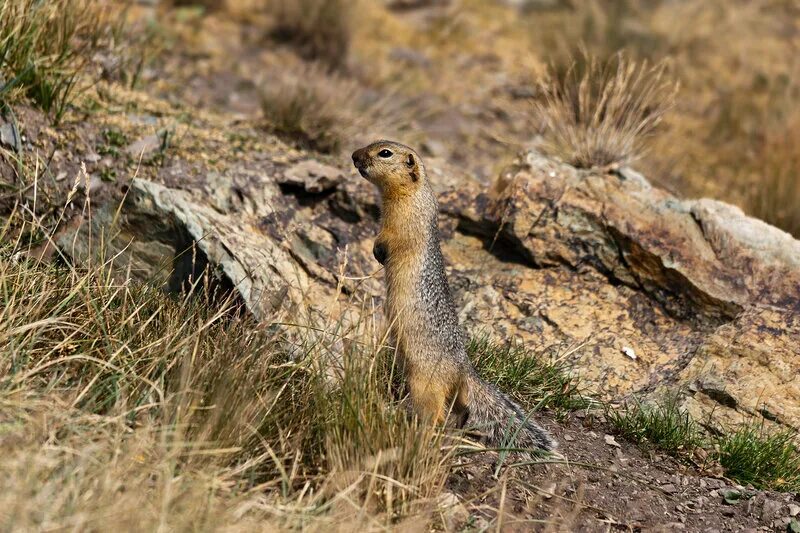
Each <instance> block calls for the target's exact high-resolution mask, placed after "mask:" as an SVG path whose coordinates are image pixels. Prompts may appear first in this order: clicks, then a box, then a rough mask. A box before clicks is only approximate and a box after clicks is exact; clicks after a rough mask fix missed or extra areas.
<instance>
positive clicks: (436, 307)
mask: <svg viewBox="0 0 800 533" xmlns="http://www.w3.org/2000/svg"><path fill="white" fill-rule="evenodd" d="M353 163H354V164H355V166H356V168H357V169H358V171H359V172H360V174H361V175H362V176H363V177H364V178H366V179H367V180H368V181H370V182H371V183H373V184H374V185H375V186H377V187H378V189H379V191H380V193H381V199H382V202H381V203H382V206H381V230H380V233H379V234H378V236H377V238H376V240H375V246H374V248H373V251H374V254H375V258H376V259H377V260H378V261H379V262H381V263H382V264H383V265H384V266H385V271H386V315H387V318H388V320H389V327H390V331H391V334H392V338H393V339H394V342H395V343H396V347H397V353H398V354H399V356H400V361H401V363H402V367H403V369H404V373H405V378H406V382H407V386H408V391H409V394H410V396H411V403H412V406H413V408H414V410H415V411H416V413H417V414H418V415H419V416H421V417H424V418H427V419H429V420H432V421H435V422H437V423H443V422H445V419H446V418H447V416H448V414H450V415H452V416H454V417H455V418H456V420H457V421H458V424H459V425H461V426H469V427H471V428H476V429H478V430H480V431H482V432H483V433H484V434H485V435H486V441H487V442H488V443H489V444H491V445H493V446H516V447H527V448H538V449H545V450H549V449H552V448H554V447H555V442H554V441H553V439H552V438H551V437H550V435H548V433H547V432H546V431H545V430H544V429H542V428H541V427H539V426H538V425H536V424H534V423H533V422H532V421H530V420H529V419H528V417H527V416H526V415H525V414H524V413H523V411H522V409H521V408H520V407H519V406H518V405H517V404H515V403H514V402H512V401H511V400H510V399H509V398H508V397H507V396H505V395H504V394H503V393H501V392H500V391H499V390H497V388H496V387H494V386H493V385H491V384H489V383H486V382H485V381H483V380H482V379H481V378H480V377H479V376H478V375H477V373H476V372H475V369H474V368H473V366H472V363H471V362H470V360H469V357H468V356H467V352H466V348H465V336H464V333H463V331H462V329H461V327H460V326H459V324H458V317H457V314H456V310H455V306H454V304H453V300H452V297H451V295H450V289H449V286H448V283H447V276H446V274H445V270H444V257H443V256H442V251H441V247H440V244H439V229H438V212H439V206H438V203H437V202H436V197H435V196H434V194H433V190H432V189H431V186H430V183H429V182H428V177H427V175H426V173H425V168H424V167H423V165H422V161H421V160H420V158H419V156H418V155H417V153H416V152H414V150H412V149H411V148H409V147H407V146H404V145H402V144H399V143H395V142H390V141H378V142H375V143H372V144H370V145H369V146H366V147H364V148H361V149H360V150H357V151H355V152H354V153H353Z"/></svg>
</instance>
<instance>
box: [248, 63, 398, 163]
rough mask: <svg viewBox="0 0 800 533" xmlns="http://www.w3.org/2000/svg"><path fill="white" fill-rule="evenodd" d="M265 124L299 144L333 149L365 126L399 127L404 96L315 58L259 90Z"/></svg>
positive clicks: (371, 128) (353, 138)
mask: <svg viewBox="0 0 800 533" xmlns="http://www.w3.org/2000/svg"><path fill="white" fill-rule="evenodd" d="M261 104H262V110H263V112H264V117H265V119H266V122H267V127H268V128H269V129H271V130H272V131H274V132H275V133H277V134H279V135H281V136H283V137H285V138H287V139H288V140H290V141H293V142H295V143H297V144H298V145H300V146H301V147H303V148H309V149H312V150H316V151H319V152H323V153H336V152H339V151H340V150H341V149H342V148H343V147H344V146H345V145H346V144H351V145H354V144H357V143H358V142H360V141H361V140H362V139H360V138H359V136H363V135H365V134H367V133H368V132H372V133H375V132H378V131H380V130H381V129H382V128H385V127H389V126H391V128H392V129H393V130H394V131H393V133H395V134H396V133H397V132H398V131H400V130H402V129H403V125H404V121H403V119H401V117H402V116H403V112H402V111H403V109H404V99H403V98H400V97H393V96H392V95H391V94H385V93H372V92H369V91H366V90H365V89H363V88H362V87H361V86H360V85H359V84H358V83H357V82H356V81H354V80H351V79H347V78H344V77H342V76H339V75H337V74H335V73H329V72H327V70H326V69H325V68H324V67H322V66H320V65H319V64H311V65H304V66H302V67H299V68H295V69H287V70H286V71H285V72H282V73H280V74H279V75H278V77H276V78H274V79H271V80H269V81H268V83H267V84H266V85H265V87H264V89H263V91H262V100H261Z"/></svg>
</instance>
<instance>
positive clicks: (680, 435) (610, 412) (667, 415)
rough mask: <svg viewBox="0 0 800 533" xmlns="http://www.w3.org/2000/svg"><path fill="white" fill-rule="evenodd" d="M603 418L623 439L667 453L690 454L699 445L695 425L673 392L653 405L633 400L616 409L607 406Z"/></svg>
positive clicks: (698, 433) (700, 441)
mask: <svg viewBox="0 0 800 533" xmlns="http://www.w3.org/2000/svg"><path fill="white" fill-rule="evenodd" d="M606 418H607V419H608V421H609V423H610V424H611V426H612V427H613V428H614V430H615V431H616V432H617V433H618V434H620V435H621V436H623V437H625V438H626V439H628V440H631V441H633V442H636V443H639V444H645V445H647V446H652V447H654V448H657V449H659V450H662V451H665V452H667V453H668V454H670V455H679V454H681V453H691V452H692V450H694V449H695V448H696V447H698V446H700V445H701V444H702V439H701V434H700V430H699V428H698V426H697V424H696V423H695V422H694V420H693V419H692V418H691V416H690V415H689V413H687V412H686V411H684V410H682V409H681V408H680V406H679V404H678V397H677V396H676V395H669V396H667V397H666V398H664V399H663V400H662V401H660V402H656V403H653V404H645V403H641V402H638V401H635V402H633V403H630V404H625V405H623V406H622V407H620V408H619V409H611V408H608V409H606Z"/></svg>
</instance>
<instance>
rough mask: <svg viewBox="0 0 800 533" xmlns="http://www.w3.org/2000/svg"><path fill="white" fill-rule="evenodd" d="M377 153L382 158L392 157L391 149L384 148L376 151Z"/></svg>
mask: <svg viewBox="0 0 800 533" xmlns="http://www.w3.org/2000/svg"><path fill="white" fill-rule="evenodd" d="M378 155H379V156H380V157H383V158H384V159H386V158H389V157H392V151H391V150H387V149H386V148H384V149H383V150H381V151H380V152H378Z"/></svg>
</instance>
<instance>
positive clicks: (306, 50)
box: [268, 0, 356, 69]
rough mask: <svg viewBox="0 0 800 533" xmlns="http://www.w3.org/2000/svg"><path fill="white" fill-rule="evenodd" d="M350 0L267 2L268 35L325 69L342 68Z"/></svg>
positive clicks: (348, 38)
mask: <svg viewBox="0 0 800 533" xmlns="http://www.w3.org/2000/svg"><path fill="white" fill-rule="evenodd" d="M355 4H356V2H355V1H354V0H270V3H269V4H268V5H269V8H270V11H272V12H273V13H274V16H275V24H274V27H273V30H272V35H273V37H275V38H276V39H278V40H280V41H283V42H286V43H288V44H291V45H292V46H293V47H294V48H295V49H296V50H297V51H298V52H299V53H300V55H301V56H302V57H303V58H305V59H309V60H312V61H318V62H320V63H322V64H324V65H326V66H327V67H329V68H333V69H336V68H342V67H344V66H346V64H347V59H348V54H349V52H350V43H351V40H352V33H353V27H352V20H353V14H354V13H355V10H356V5H355Z"/></svg>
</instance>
